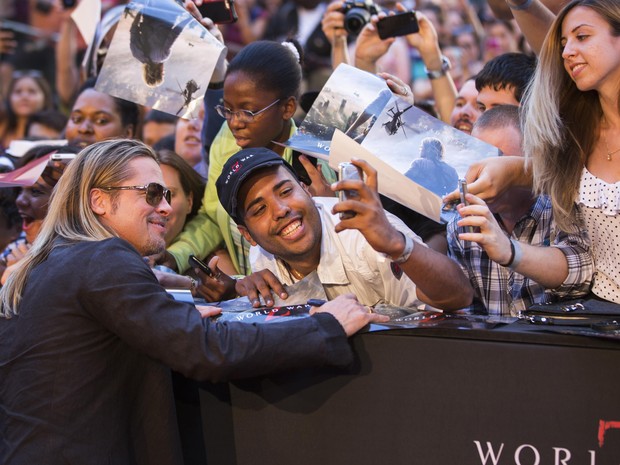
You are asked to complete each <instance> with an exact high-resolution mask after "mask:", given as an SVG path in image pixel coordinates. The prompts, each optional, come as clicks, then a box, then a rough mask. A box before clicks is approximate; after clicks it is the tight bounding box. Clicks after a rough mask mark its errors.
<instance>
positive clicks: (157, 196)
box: [146, 182, 167, 207]
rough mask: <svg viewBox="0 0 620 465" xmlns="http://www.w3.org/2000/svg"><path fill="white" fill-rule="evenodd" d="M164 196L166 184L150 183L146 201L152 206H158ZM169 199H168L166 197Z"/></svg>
mask: <svg viewBox="0 0 620 465" xmlns="http://www.w3.org/2000/svg"><path fill="white" fill-rule="evenodd" d="M163 197H164V186H162V185H161V184H156V183H154V182H152V183H150V184H149V185H148V186H147V187H146V203H148V204H149V205H150V206H152V207H156V206H158V205H159V204H160V203H161V199H162V198H163ZM166 200H167V199H166Z"/></svg>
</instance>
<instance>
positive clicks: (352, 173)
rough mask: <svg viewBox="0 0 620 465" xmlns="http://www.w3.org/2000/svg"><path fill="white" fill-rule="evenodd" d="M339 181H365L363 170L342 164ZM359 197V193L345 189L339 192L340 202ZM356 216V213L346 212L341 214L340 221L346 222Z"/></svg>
mask: <svg viewBox="0 0 620 465" xmlns="http://www.w3.org/2000/svg"><path fill="white" fill-rule="evenodd" d="M338 179H340V181H343V180H345V179H356V180H359V181H363V180H364V176H363V174H362V170H361V169H360V168H358V167H357V166H355V165H354V164H353V163H349V162H342V163H339V164H338ZM358 198H359V195H358V194H357V191H354V190H348V189H343V190H340V191H338V200H340V201H341V202H343V201H345V200H349V199H358ZM354 216H355V212H353V211H345V212H341V213H340V219H341V220H346V219H348V218H353V217H354Z"/></svg>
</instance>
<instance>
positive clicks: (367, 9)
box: [342, 0, 379, 35]
mask: <svg viewBox="0 0 620 465" xmlns="http://www.w3.org/2000/svg"><path fill="white" fill-rule="evenodd" d="M342 12H343V13H344V28H345V29H346V30H347V32H348V33H349V34H353V35H357V34H359V33H360V31H361V30H362V28H363V27H364V26H366V24H368V22H370V17H371V16H372V15H376V14H378V13H379V8H378V7H377V5H375V4H374V3H373V2H372V0H358V1H346V2H344V5H343V6H342Z"/></svg>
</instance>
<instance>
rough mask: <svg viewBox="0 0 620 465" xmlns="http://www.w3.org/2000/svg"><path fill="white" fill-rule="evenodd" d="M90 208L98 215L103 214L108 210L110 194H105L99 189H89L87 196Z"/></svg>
mask: <svg viewBox="0 0 620 465" xmlns="http://www.w3.org/2000/svg"><path fill="white" fill-rule="evenodd" d="M89 203H90V209H91V210H92V211H93V212H95V214H97V215H99V216H104V215H105V214H106V213H107V212H108V204H109V203H110V196H109V195H106V193H105V192H103V191H102V190H101V189H97V188H95V189H91V190H90V196H89Z"/></svg>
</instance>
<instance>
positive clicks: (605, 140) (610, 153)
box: [603, 118, 620, 161]
mask: <svg viewBox="0 0 620 465" xmlns="http://www.w3.org/2000/svg"><path fill="white" fill-rule="evenodd" d="M605 124H606V125H607V129H610V127H609V124H607V118H605ZM603 142H605V150H606V151H607V161H611V156H612V155H613V154H615V153H618V152H620V148H618V149H616V150H613V151H609V145H607V135H604V136H603Z"/></svg>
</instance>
